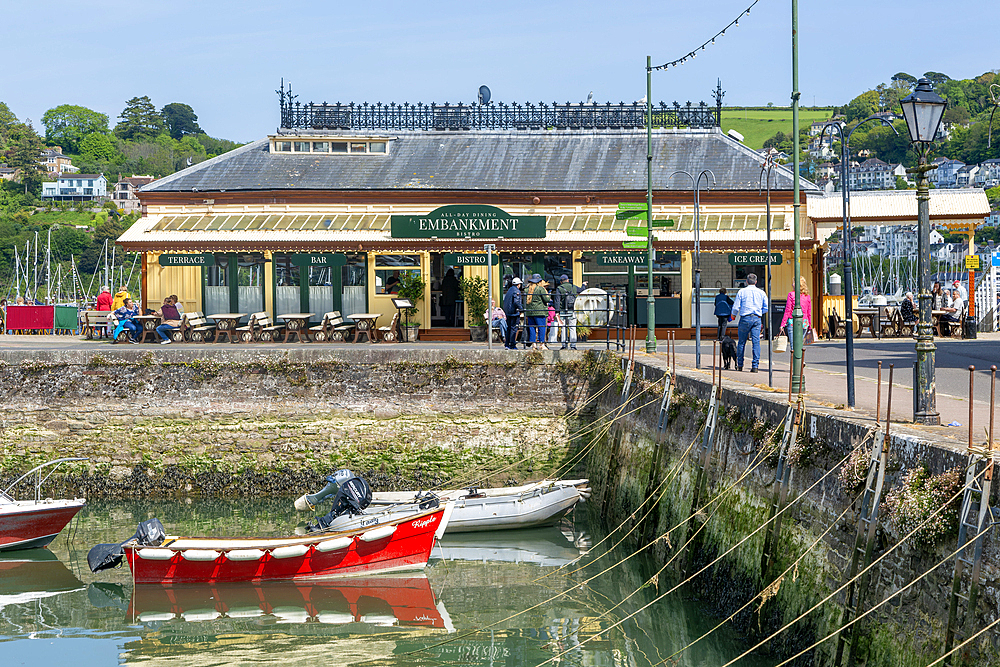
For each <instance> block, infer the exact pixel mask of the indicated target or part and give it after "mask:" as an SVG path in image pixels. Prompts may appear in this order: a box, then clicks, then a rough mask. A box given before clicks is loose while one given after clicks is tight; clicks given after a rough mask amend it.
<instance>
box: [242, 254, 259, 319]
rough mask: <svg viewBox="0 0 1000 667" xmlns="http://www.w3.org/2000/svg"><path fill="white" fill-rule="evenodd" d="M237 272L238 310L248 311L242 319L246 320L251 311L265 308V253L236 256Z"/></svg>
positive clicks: (255, 311) (254, 311)
mask: <svg viewBox="0 0 1000 667" xmlns="http://www.w3.org/2000/svg"><path fill="white" fill-rule="evenodd" d="M236 272H237V273H236V284H237V286H238V290H237V297H236V303H237V306H236V307H237V308H238V310H237V311H236V312H238V313H246V314H247V316H246V317H244V318H243V319H241V320H240V321H241V322H246V321H248V320H249V319H250V317H249V316H250V314H251V313H257V312H260V311H262V310H264V255H263V254H261V253H259V252H248V253H240V254H239V255H237V256H236Z"/></svg>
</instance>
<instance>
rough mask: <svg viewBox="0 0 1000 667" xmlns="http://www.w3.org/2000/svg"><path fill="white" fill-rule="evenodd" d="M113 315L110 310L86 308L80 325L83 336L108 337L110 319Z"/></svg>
mask: <svg viewBox="0 0 1000 667" xmlns="http://www.w3.org/2000/svg"><path fill="white" fill-rule="evenodd" d="M110 317H111V311H110V310H85V311H84V312H83V313H81V317H80V325H81V329H82V331H83V336H84V338H86V339H87V340H93V339H94V338H95V337H97V338H102V337H103V338H107V337H108V319H109V318H110Z"/></svg>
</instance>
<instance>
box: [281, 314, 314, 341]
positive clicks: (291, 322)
mask: <svg viewBox="0 0 1000 667" xmlns="http://www.w3.org/2000/svg"><path fill="white" fill-rule="evenodd" d="M315 314H316V313H288V314H286V315H278V319H279V320H284V321H285V340H284V341H282V342H284V343H287V342H288V338H289V337H290V336H293V335H294V336H296V339H297V340H298V342H300V343H302V342H306V343H311V342H312V341H311V340H310V339H309V326H308V324H309V318H311V317H312V316H313V315H315ZM303 337H305V341H303V340H302V338H303Z"/></svg>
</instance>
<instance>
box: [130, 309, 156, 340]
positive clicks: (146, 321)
mask: <svg viewBox="0 0 1000 667" xmlns="http://www.w3.org/2000/svg"><path fill="white" fill-rule="evenodd" d="M132 319H133V320H135V321H136V322H138V323H139V326H140V327H142V336H141V337H140V338H139V342H140V343H145V342H146V336H151V337H152V338H153V342H156V338H157V336H156V327H158V326H160V316H159V315H136V316H135V317H133V318H132Z"/></svg>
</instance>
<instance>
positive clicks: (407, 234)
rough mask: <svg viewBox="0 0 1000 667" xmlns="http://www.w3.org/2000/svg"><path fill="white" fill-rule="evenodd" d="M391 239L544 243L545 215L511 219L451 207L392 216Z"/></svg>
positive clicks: (489, 210)
mask: <svg viewBox="0 0 1000 667" xmlns="http://www.w3.org/2000/svg"><path fill="white" fill-rule="evenodd" d="M390 222H391V227H392V238H394V239H427V238H434V237H437V238H446V239H543V238H545V216H544V215H521V216H512V215H510V214H509V213H507V212H506V211H504V210H503V209H500V208H497V207H496V206H486V205H471V206H465V205H461V204H450V205H448V206H441V207H439V208H436V209H434V210H433V211H431V212H430V213H428V214H426V215H394V216H392V218H391V221H390Z"/></svg>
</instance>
